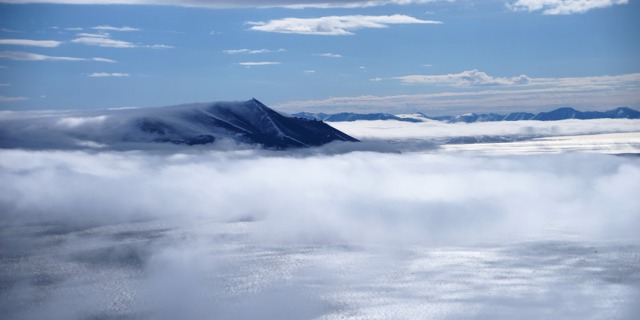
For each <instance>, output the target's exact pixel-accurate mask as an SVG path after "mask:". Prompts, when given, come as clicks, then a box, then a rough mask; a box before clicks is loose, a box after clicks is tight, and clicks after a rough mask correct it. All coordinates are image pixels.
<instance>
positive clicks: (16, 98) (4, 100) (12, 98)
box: [0, 95, 29, 102]
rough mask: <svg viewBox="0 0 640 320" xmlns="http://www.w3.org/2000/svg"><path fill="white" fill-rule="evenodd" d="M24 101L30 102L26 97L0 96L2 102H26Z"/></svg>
mask: <svg viewBox="0 0 640 320" xmlns="http://www.w3.org/2000/svg"><path fill="white" fill-rule="evenodd" d="M24 100H29V98H26V97H5V96H2V95H0V102H15V101H24Z"/></svg>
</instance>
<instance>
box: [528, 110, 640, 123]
mask: <svg viewBox="0 0 640 320" xmlns="http://www.w3.org/2000/svg"><path fill="white" fill-rule="evenodd" d="M566 119H581V120H586V119H640V112H638V111H636V110H633V109H630V108H624V107H620V108H616V109H613V110H609V111H605V112H600V111H587V112H582V111H578V110H576V109H573V108H559V109H556V110H553V111H550V112H541V113H539V114H537V115H536V116H535V117H533V118H532V120H541V121H555V120H566Z"/></svg>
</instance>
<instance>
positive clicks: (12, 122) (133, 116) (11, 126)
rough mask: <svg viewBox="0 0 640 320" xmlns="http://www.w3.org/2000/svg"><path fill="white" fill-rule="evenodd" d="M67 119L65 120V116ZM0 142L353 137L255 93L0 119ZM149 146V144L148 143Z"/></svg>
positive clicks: (266, 142) (65, 144) (291, 142)
mask: <svg viewBox="0 0 640 320" xmlns="http://www.w3.org/2000/svg"><path fill="white" fill-rule="evenodd" d="M70 119H71V120H73V121H71V120H70ZM0 120H3V121H1V122H0V128H1V129H0V147H25V148H29V147H32V146H30V145H29V144H32V142H31V141H40V140H42V137H47V139H48V140H51V139H54V140H56V141H47V143H48V144H50V145H51V146H50V148H74V147H75V148H78V147H79V146H82V145H87V144H92V145H100V146H113V147H118V148H132V147H136V148H137V147H140V146H141V144H147V143H171V144H178V145H204V144H210V143H212V142H215V141H218V140H220V139H222V140H225V139H226V140H233V141H235V142H238V143H244V144H257V145H261V146H263V147H265V148H268V149H287V148H299V147H309V146H320V145H323V144H325V143H328V142H331V141H335V140H338V141H357V140H356V139H354V138H352V137H351V136H349V135H347V134H345V133H343V132H341V131H339V130H337V129H335V128H333V127H331V126H329V125H327V124H326V123H324V122H322V121H310V120H305V119H298V118H293V117H288V116H285V115H282V114H280V113H278V112H276V111H274V110H273V109H271V108H269V107H267V106H266V105H264V104H263V103H262V102H260V101H258V100H257V99H255V98H252V99H251V100H248V101H236V102H213V103H200V104H190V105H181V106H173V107H162V108H142V109H135V110H102V111H96V110H79V111H73V112H67V113H62V112H60V113H54V114H52V116H51V117H42V118H39V119H38V120H36V121H39V122H41V123H38V124H37V125H36V126H35V127H38V128H40V129H39V130H40V131H41V132H40V131H39V132H35V131H33V130H31V129H29V130H27V129H25V128H27V127H31V128H33V126H30V125H27V124H31V122H33V118H31V119H30V117H29V116H28V114H26V113H25V117H24V118H22V119H0ZM149 146H151V145H149Z"/></svg>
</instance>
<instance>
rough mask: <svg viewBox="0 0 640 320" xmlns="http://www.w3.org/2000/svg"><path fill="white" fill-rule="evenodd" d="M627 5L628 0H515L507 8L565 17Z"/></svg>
mask: <svg viewBox="0 0 640 320" xmlns="http://www.w3.org/2000/svg"><path fill="white" fill-rule="evenodd" d="M627 3H629V0H517V1H515V2H511V3H508V4H507V7H508V8H509V9H511V10H513V11H529V12H531V11H542V13H543V14H548V15H567V14H575V13H585V12H587V11H589V10H593V9H602V8H608V7H611V6H613V5H621V4H627Z"/></svg>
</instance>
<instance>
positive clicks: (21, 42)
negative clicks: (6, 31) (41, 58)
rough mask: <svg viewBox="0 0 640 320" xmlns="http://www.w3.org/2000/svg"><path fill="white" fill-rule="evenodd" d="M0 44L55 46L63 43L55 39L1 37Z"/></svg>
mask: <svg viewBox="0 0 640 320" xmlns="http://www.w3.org/2000/svg"><path fill="white" fill-rule="evenodd" d="M0 44H5V45H14V46H31V47H45V48H54V47H57V46H59V45H60V44H62V42H60V41H54V40H30V39H0Z"/></svg>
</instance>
